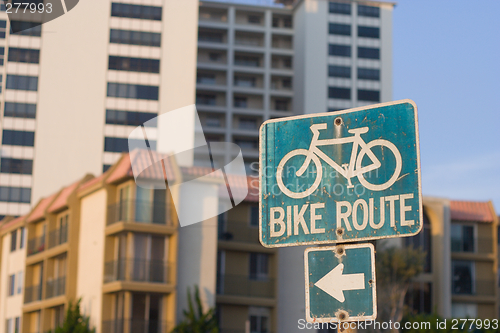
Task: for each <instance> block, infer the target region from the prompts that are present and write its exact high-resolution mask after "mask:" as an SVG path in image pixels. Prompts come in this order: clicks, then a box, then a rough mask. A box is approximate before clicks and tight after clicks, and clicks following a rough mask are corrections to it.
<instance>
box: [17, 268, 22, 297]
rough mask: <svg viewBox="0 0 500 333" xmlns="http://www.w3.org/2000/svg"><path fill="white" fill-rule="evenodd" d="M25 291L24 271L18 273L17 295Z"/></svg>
mask: <svg viewBox="0 0 500 333" xmlns="http://www.w3.org/2000/svg"><path fill="white" fill-rule="evenodd" d="M22 291H23V271H20V272H19V273H17V293H18V294H20V293H22Z"/></svg>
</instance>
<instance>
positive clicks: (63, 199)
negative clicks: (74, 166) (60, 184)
mask: <svg viewBox="0 0 500 333" xmlns="http://www.w3.org/2000/svg"><path fill="white" fill-rule="evenodd" d="M80 182H81V180H79V181H77V182H74V183H73V184H71V185H69V186H66V187H65V188H63V189H62V191H61V193H60V194H59V195H58V196H57V198H56V200H54V202H53V203H52V204H51V205H50V207H49V208H48V209H47V211H48V212H49V213H52V212H55V211H57V210H59V209H61V208H63V207H65V206H67V200H68V197H69V196H70V194H71V193H73V191H74V190H75V189H76V188H77V187H78V185H79V184H80Z"/></svg>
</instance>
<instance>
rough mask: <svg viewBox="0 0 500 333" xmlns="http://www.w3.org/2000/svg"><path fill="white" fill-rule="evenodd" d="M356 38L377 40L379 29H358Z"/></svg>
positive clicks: (360, 27) (361, 27)
mask: <svg viewBox="0 0 500 333" xmlns="http://www.w3.org/2000/svg"><path fill="white" fill-rule="evenodd" d="M358 37H367V38H379V37H380V29H379V28H377V27H363V26H359V27H358Z"/></svg>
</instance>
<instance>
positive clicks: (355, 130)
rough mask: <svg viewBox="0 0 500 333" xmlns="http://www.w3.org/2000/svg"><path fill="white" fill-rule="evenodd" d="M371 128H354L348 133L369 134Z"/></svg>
mask: <svg viewBox="0 0 500 333" xmlns="http://www.w3.org/2000/svg"><path fill="white" fill-rule="evenodd" d="M368 130H369V128H368V127H360V128H353V129H350V130H348V131H347V132H349V133H351V134H357V133H359V134H363V133H366V132H368Z"/></svg>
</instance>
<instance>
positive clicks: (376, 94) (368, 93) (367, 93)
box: [358, 89, 380, 102]
mask: <svg viewBox="0 0 500 333" xmlns="http://www.w3.org/2000/svg"><path fill="white" fill-rule="evenodd" d="M358 100H360V101H370V102H380V91H377V90H365V89H358Z"/></svg>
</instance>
